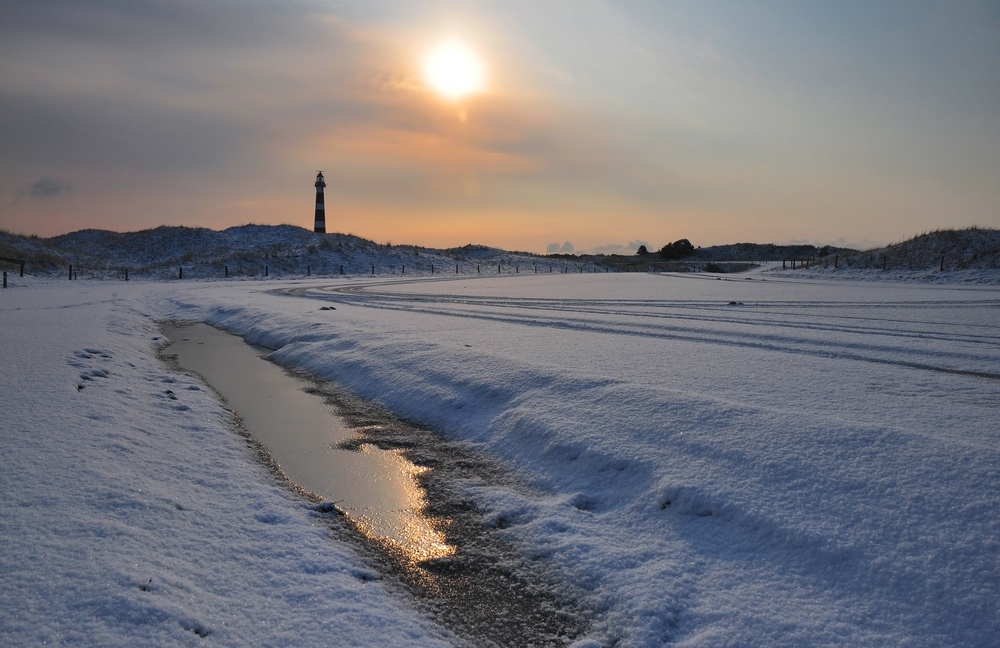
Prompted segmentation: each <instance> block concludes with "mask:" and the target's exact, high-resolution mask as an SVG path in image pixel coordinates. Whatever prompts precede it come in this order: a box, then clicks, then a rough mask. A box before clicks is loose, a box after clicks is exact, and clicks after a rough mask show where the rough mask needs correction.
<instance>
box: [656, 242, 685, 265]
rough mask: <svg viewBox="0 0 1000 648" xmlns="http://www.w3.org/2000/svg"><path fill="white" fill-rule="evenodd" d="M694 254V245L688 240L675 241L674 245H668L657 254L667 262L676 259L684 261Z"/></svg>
mask: <svg viewBox="0 0 1000 648" xmlns="http://www.w3.org/2000/svg"><path fill="white" fill-rule="evenodd" d="M692 252H694V245H692V244H691V241H689V240H687V239H680V240H679V241H674V242H673V243H667V244H666V245H664V246H663V247H662V248H660V251H659V252H657V254H659V255H660V257H662V258H663V260H665V261H671V260H674V259H683V258H684V257H686V256H688V255H690V254H691V253H692Z"/></svg>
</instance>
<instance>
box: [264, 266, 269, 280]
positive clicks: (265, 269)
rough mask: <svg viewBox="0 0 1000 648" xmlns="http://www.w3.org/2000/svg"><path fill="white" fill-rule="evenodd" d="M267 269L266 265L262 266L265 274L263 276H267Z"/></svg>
mask: <svg viewBox="0 0 1000 648" xmlns="http://www.w3.org/2000/svg"><path fill="white" fill-rule="evenodd" d="M267 270H268V268H267V266H264V276H265V277H266V276H268V272H267Z"/></svg>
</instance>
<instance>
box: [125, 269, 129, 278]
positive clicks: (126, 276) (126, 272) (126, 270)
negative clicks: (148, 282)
mask: <svg viewBox="0 0 1000 648" xmlns="http://www.w3.org/2000/svg"><path fill="white" fill-rule="evenodd" d="M125 281H128V268H125Z"/></svg>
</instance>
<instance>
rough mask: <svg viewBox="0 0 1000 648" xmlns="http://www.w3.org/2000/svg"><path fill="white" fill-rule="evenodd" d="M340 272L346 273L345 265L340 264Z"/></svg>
mask: <svg viewBox="0 0 1000 648" xmlns="http://www.w3.org/2000/svg"><path fill="white" fill-rule="evenodd" d="M340 274H344V266H343V265H341V266H340Z"/></svg>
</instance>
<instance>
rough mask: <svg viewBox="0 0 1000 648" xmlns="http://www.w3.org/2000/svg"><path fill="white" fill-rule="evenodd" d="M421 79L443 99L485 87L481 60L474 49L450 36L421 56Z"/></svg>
mask: <svg viewBox="0 0 1000 648" xmlns="http://www.w3.org/2000/svg"><path fill="white" fill-rule="evenodd" d="M423 73H424V80H425V81H426V82H427V85H429V86H430V87H431V88H433V89H434V91H435V92H437V93H438V94H440V95H441V96H443V97H445V98H446V99H452V100H457V99H462V98H464V97H467V96H469V95H471V94H475V93H477V92H480V91H482V90H483V89H484V88H485V87H486V73H485V70H484V69H483V64H482V62H481V61H480V60H479V57H478V56H477V55H476V53H475V52H474V51H472V50H471V49H469V48H468V47H467V46H465V45H463V44H462V43H460V42H458V41H455V40H451V41H448V42H445V43H442V44H440V45H438V46H437V47H435V48H434V49H432V50H431V51H430V52H428V53H427V55H426V56H424V60H423Z"/></svg>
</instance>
